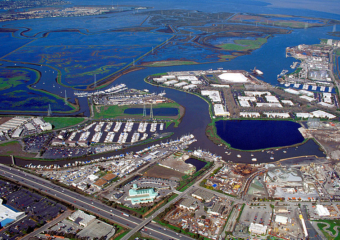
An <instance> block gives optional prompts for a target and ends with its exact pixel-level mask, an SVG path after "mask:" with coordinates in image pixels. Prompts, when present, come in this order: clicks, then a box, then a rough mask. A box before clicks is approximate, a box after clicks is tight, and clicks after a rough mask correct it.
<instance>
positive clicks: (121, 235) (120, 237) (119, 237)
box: [115, 230, 130, 240]
mask: <svg viewBox="0 0 340 240" xmlns="http://www.w3.org/2000/svg"><path fill="white" fill-rule="evenodd" d="M128 232H130V230H126V231H125V232H123V233H122V234H120V235H119V236H118V237H116V238H115V240H119V239H122V238H123V237H124V236H125V235H126V234H128Z"/></svg>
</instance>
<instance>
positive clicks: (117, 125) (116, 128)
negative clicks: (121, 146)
mask: <svg viewBox="0 0 340 240" xmlns="http://www.w3.org/2000/svg"><path fill="white" fill-rule="evenodd" d="M121 126H122V122H116V126H115V128H114V129H113V131H115V132H118V131H119V129H120V127H121Z"/></svg>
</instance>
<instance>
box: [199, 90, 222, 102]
mask: <svg viewBox="0 0 340 240" xmlns="http://www.w3.org/2000/svg"><path fill="white" fill-rule="evenodd" d="M201 94H202V95H203V96H208V97H209V98H210V99H211V101H213V102H221V101H222V99H221V97H220V92H219V91H216V90H202V91H201Z"/></svg>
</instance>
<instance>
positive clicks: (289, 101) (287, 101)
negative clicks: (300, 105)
mask: <svg viewBox="0 0 340 240" xmlns="http://www.w3.org/2000/svg"><path fill="white" fill-rule="evenodd" d="M281 102H282V103H283V104H287V105H289V106H294V103H293V102H292V101H291V100H281Z"/></svg>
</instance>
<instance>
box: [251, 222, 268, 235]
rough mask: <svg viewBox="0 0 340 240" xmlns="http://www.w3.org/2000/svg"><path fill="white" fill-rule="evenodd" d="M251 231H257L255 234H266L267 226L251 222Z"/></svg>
mask: <svg viewBox="0 0 340 240" xmlns="http://www.w3.org/2000/svg"><path fill="white" fill-rule="evenodd" d="M249 232H251V233H255V234H266V232H267V226H263V225H262V224H258V223H255V224H254V223H250V226H249Z"/></svg>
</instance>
